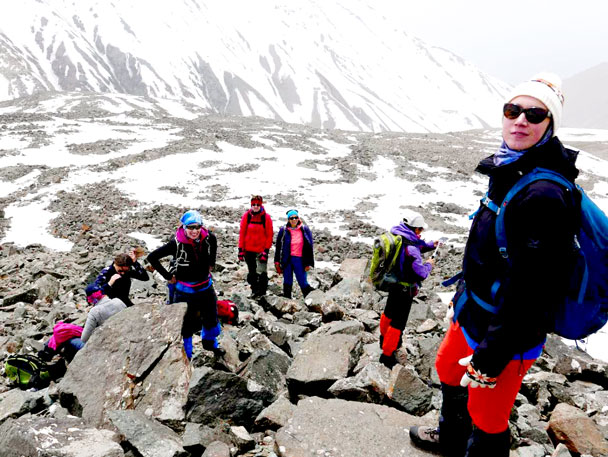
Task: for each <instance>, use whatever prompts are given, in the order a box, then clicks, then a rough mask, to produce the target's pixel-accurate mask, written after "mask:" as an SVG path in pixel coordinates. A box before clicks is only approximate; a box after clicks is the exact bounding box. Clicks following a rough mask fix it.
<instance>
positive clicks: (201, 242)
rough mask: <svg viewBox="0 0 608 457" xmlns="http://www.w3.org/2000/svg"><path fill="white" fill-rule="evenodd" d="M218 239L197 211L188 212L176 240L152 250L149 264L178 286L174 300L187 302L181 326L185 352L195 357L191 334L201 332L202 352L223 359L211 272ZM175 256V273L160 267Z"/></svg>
mask: <svg viewBox="0 0 608 457" xmlns="http://www.w3.org/2000/svg"><path fill="white" fill-rule="evenodd" d="M216 255H217V239H216V237H215V235H214V234H213V233H212V232H211V231H208V230H207V229H206V228H205V227H204V226H203V217H202V216H201V214H200V213H199V212H198V211H195V210H190V211H186V212H185V213H184V215H183V216H182V217H181V219H180V226H179V228H178V229H177V231H176V232H175V237H174V238H173V239H172V240H171V241H169V242H168V243H167V244H165V245H163V246H161V247H159V248H158V249H156V250H154V251H152V252H151V253H150V254H149V255H148V262H150V265H152V267H154V269H155V270H156V271H158V272H159V273H160V275H161V276H162V277H163V278H165V279H166V280H167V282H169V283H172V284H175V298H174V301H175V302H176V303H177V302H186V304H187V305H188V306H187V309H186V314H185V315H184V321H183V325H182V337H183V340H184V351H185V352H186V355H187V356H188V359H191V358H192V335H194V333H195V332H197V331H198V330H199V329H201V327H202V330H201V338H202V340H203V349H205V350H207V351H212V352H213V353H214V355H216V356H222V355H223V354H224V350H223V349H221V348H220V347H219V344H218V341H217V337H218V336H219V335H220V331H221V327H220V323H219V321H218V318H217V295H216V294H215V290H214V289H213V277H212V276H211V271H212V270H213V267H214V266H215V259H216ZM169 256H172V257H173V258H174V270H173V271H172V272H169V271H167V269H166V268H165V267H164V266H163V265H162V264H161V262H160V259H163V258H165V257H169Z"/></svg>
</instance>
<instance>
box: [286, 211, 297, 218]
mask: <svg viewBox="0 0 608 457" xmlns="http://www.w3.org/2000/svg"><path fill="white" fill-rule="evenodd" d="M291 216H298V210H297V209H290V210H289V211H287V218H288V219H289V218H290V217H291Z"/></svg>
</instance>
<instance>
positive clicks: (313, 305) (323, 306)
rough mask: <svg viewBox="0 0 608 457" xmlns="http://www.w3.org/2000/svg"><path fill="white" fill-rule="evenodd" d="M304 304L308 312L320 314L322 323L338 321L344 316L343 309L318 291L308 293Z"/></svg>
mask: <svg viewBox="0 0 608 457" xmlns="http://www.w3.org/2000/svg"><path fill="white" fill-rule="evenodd" d="M304 303H306V306H308V309H309V310H310V311H314V312H315V313H319V314H321V316H323V322H330V321H336V320H340V319H342V317H343V316H344V309H343V308H342V307H341V306H340V305H339V304H338V303H336V302H335V300H334V299H333V298H331V297H328V296H327V295H326V294H325V293H324V292H322V291H321V290H319V289H317V290H313V291H312V292H311V293H309V294H308V295H307V296H306V300H305V301H304Z"/></svg>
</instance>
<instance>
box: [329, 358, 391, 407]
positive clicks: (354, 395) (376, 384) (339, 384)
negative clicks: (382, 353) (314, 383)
mask: <svg viewBox="0 0 608 457" xmlns="http://www.w3.org/2000/svg"><path fill="white" fill-rule="evenodd" d="M389 377H390V370H389V369H388V368H386V367H385V366H384V365H382V364H381V363H378V362H372V363H369V364H367V365H366V366H365V367H364V368H363V369H362V370H361V371H359V372H358V373H357V374H356V375H355V376H353V377H350V378H344V379H340V380H338V381H336V382H335V383H334V384H332V386H331V387H330V388H329V389H328V391H329V393H331V394H332V395H334V396H335V397H337V398H342V399H344V400H355V401H362V402H369V403H381V402H382V400H383V399H384V397H385V396H386V391H387V389H388V385H389Z"/></svg>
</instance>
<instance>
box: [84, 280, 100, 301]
mask: <svg viewBox="0 0 608 457" xmlns="http://www.w3.org/2000/svg"><path fill="white" fill-rule="evenodd" d="M95 292H101V287H99V286H98V285H97V284H95V283H93V282H92V283H91V284H88V285H87V287H86V288H85V289H84V293H85V294H86V296H87V297H90V296H91V295H93V294H94V293H95Z"/></svg>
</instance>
